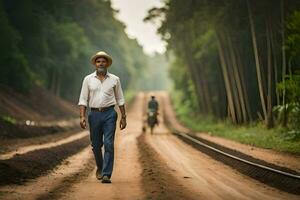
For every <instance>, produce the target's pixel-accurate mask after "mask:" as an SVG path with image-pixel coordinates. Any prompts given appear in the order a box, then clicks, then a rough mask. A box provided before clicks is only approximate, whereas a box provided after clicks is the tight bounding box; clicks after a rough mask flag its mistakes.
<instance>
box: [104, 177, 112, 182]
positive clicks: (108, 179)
mask: <svg viewBox="0 0 300 200" xmlns="http://www.w3.org/2000/svg"><path fill="white" fill-rule="evenodd" d="M102 183H111V180H110V178H109V177H108V176H103V178H102Z"/></svg>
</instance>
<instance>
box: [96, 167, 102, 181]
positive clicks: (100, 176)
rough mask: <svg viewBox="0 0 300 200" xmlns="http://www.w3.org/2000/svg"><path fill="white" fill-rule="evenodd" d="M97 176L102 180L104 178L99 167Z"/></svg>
mask: <svg viewBox="0 0 300 200" xmlns="http://www.w3.org/2000/svg"><path fill="white" fill-rule="evenodd" d="M96 178H97V179H98V180H102V178H103V176H102V174H101V171H100V170H98V169H97V171H96Z"/></svg>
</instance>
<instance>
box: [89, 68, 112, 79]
mask: <svg viewBox="0 0 300 200" xmlns="http://www.w3.org/2000/svg"><path fill="white" fill-rule="evenodd" d="M93 74H94V77H97V71H96V70H95V71H94V73H93ZM109 76H110V73H109V72H108V71H107V72H106V75H105V78H107V77H109Z"/></svg>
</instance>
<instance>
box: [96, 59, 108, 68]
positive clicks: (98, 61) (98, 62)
mask: <svg viewBox="0 0 300 200" xmlns="http://www.w3.org/2000/svg"><path fill="white" fill-rule="evenodd" d="M107 65H108V62H107V60H106V59H105V58H102V57H99V58H97V59H96V60H95V66H96V69H98V68H99V67H105V68H107Z"/></svg>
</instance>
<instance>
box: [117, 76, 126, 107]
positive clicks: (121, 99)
mask: <svg viewBox="0 0 300 200" xmlns="http://www.w3.org/2000/svg"><path fill="white" fill-rule="evenodd" d="M115 98H116V101H117V104H118V105H119V106H122V105H124V104H125V99H124V95H123V91H122V86H121V81H120V78H117V83H116V86H115Z"/></svg>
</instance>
